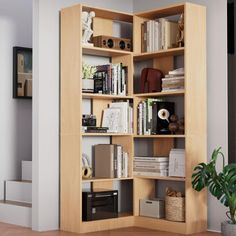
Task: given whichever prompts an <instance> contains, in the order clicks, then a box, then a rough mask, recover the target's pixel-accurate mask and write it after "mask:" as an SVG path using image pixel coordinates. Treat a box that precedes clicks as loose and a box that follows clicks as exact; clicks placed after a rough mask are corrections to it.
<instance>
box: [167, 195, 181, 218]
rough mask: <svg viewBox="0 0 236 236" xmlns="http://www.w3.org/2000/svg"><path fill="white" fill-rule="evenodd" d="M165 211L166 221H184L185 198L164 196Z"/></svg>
mask: <svg viewBox="0 0 236 236" xmlns="http://www.w3.org/2000/svg"><path fill="white" fill-rule="evenodd" d="M165 211H166V219H167V220H171V221H185V198H184V197H169V196H166V198H165Z"/></svg>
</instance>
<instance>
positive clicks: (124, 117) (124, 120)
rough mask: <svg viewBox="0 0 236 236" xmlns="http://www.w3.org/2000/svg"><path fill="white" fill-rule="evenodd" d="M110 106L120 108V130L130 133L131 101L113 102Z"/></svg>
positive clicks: (118, 121)
mask: <svg viewBox="0 0 236 236" xmlns="http://www.w3.org/2000/svg"><path fill="white" fill-rule="evenodd" d="M109 107H110V108H116V109H119V110H120V114H119V117H118V120H117V123H118V124H117V125H118V132H120V133H128V122H129V120H128V109H129V101H127V102H112V103H110V105H109Z"/></svg>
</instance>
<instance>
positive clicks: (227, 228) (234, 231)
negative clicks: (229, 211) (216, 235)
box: [221, 221, 236, 236]
mask: <svg viewBox="0 0 236 236" xmlns="http://www.w3.org/2000/svg"><path fill="white" fill-rule="evenodd" d="M221 232H222V236H235V235H236V225H234V224H232V223H231V222H229V221H225V222H222V223H221Z"/></svg>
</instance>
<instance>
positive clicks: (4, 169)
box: [0, 0, 32, 199]
mask: <svg viewBox="0 0 236 236" xmlns="http://www.w3.org/2000/svg"><path fill="white" fill-rule="evenodd" d="M0 32H1V37H0V52H1V53H0V75H1V76H0V78H1V79H0V130H1V135H0V150H1V155H0V199H3V189H4V184H3V181H4V180H6V179H19V178H20V177H21V172H20V170H21V169H20V167H21V160H31V157H32V102H31V100H22V99H13V98H12V71H13V56H12V55H13V46H23V47H32V1H31V0H21V1H9V0H0Z"/></svg>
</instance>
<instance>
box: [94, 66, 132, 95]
mask: <svg viewBox="0 0 236 236" xmlns="http://www.w3.org/2000/svg"><path fill="white" fill-rule="evenodd" d="M127 81H128V67H127V66H123V65H122V63H117V64H111V63H110V64H106V65H99V66H96V72H95V75H94V93H102V94H111V95H123V96H125V95H126V94H127Z"/></svg>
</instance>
